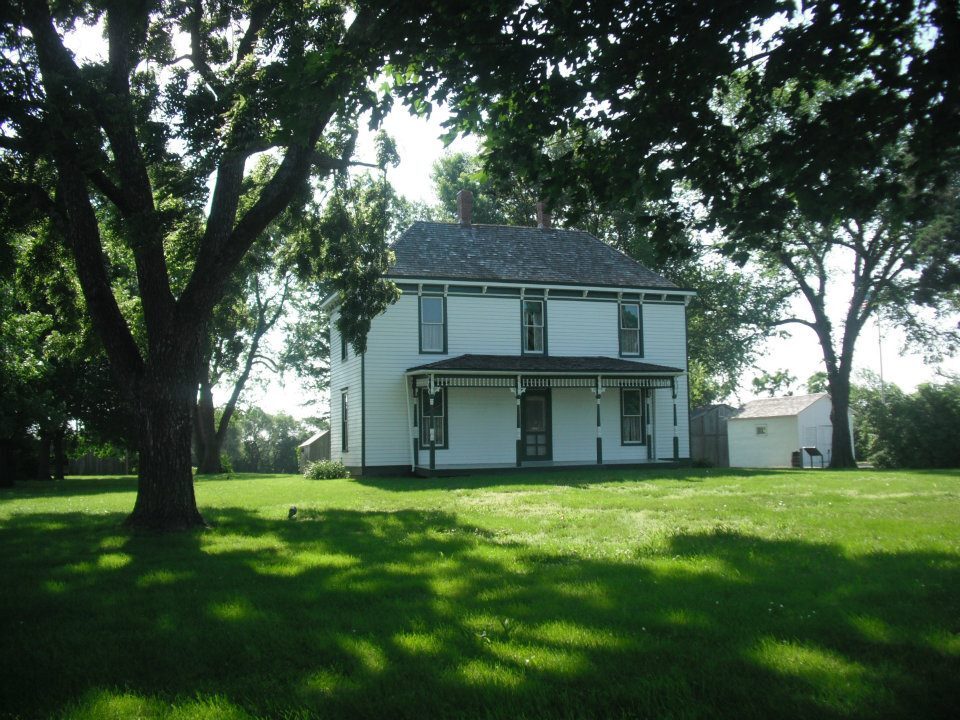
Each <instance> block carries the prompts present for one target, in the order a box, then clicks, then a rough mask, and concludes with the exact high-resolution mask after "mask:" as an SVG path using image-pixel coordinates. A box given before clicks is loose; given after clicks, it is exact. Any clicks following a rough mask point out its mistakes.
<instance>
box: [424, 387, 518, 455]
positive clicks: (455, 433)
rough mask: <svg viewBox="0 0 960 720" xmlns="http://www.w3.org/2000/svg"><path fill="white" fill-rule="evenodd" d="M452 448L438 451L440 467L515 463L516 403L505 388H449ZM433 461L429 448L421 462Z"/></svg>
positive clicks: (425, 448)
mask: <svg viewBox="0 0 960 720" xmlns="http://www.w3.org/2000/svg"><path fill="white" fill-rule="evenodd" d="M447 392H448V393H449V396H448V399H447V407H448V413H449V418H448V421H447V422H448V425H447V429H448V430H449V432H450V436H449V437H450V443H449V444H450V447H449V449H447V450H442V449H441V450H437V451H436V461H437V465H438V466H447V467H456V466H465V467H470V466H477V465H513V464H515V463H516V460H517V450H516V448H517V444H516V441H517V429H516V425H517V404H516V398H515V397H514V396H513V393H511V392H510V391H508V390H507V389H505V388H450V389H449V390H448V391H447ZM429 462H430V448H429V447H424V448H422V449H421V451H420V464H422V465H428V464H429Z"/></svg>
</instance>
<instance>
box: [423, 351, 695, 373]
mask: <svg viewBox="0 0 960 720" xmlns="http://www.w3.org/2000/svg"><path fill="white" fill-rule="evenodd" d="M407 373H409V374H430V373H441V374H443V373H484V374H488V373H489V374H494V373H495V374H501V373H502V374H504V375H516V374H530V373H536V374H545V375H570V374H577V375H620V376H624V375H645V376H650V375H659V376H676V375H683V373H684V371H683V370H681V369H679V368H674V367H667V366H666V365H654V364H653V363H645V362H636V361H634V360H623V359H622V358H610V357H571V356H560V357H558V356H543V355H458V356H457V357H452V358H448V359H446V360H439V361H437V362H433V363H429V364H427V365H418V366H416V367H412V368H410V369H409V370H407Z"/></svg>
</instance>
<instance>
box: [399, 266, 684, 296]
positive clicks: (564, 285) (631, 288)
mask: <svg viewBox="0 0 960 720" xmlns="http://www.w3.org/2000/svg"><path fill="white" fill-rule="evenodd" d="M384 277H385V278H387V279H388V280H394V281H404V282H415V283H419V284H425V285H437V284H440V285H469V286H471V287H473V286H476V287H482V286H484V285H505V286H507V287H523V288H537V289H540V288H544V289H556V290H599V291H605V292H637V291H638V290H639V291H643V292H656V293H660V294H662V295H688V296H691V297H692V296H694V295H696V294H697V291H696V290H693V289H691V288H682V287H662V286H660V287H658V286H655V285H596V284H593V283H575V282H527V281H524V280H500V279H496V278H458V277H447V276H424V275H397V274H394V273H389V272H388V273H387V274H386V275H384Z"/></svg>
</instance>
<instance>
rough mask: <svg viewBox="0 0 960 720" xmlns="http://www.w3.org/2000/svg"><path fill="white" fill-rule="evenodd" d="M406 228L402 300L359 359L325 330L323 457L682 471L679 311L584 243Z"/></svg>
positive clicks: (626, 264)
mask: <svg viewBox="0 0 960 720" xmlns="http://www.w3.org/2000/svg"><path fill="white" fill-rule="evenodd" d="M458 200H459V207H460V218H459V223H451V224H446V223H434V222H417V223H415V224H414V225H413V226H412V227H410V228H409V229H408V230H407V231H406V232H405V233H404V234H403V235H402V236H401V237H400V238H399V239H398V240H397V242H396V243H395V245H394V246H393V252H394V253H395V255H396V260H395V263H394V265H393V266H392V268H391V269H390V271H389V272H388V273H387V276H388V277H389V278H390V279H391V280H393V281H394V282H395V283H396V284H397V285H398V287H399V288H400V290H401V292H402V295H401V297H400V299H399V300H398V301H397V302H396V303H395V304H393V305H391V306H390V307H389V308H388V309H387V310H386V311H385V312H384V313H383V314H381V315H380V316H379V317H377V318H375V319H374V320H373V323H372V325H371V328H370V333H369V335H368V338H367V350H366V352H365V353H364V354H363V355H362V356H360V357H357V356H356V355H355V353H354V352H353V349H352V348H350V347H347V345H346V344H345V343H344V342H343V341H342V339H341V337H340V335H339V333H338V331H337V328H336V319H337V312H338V309H337V301H336V299H335V298H329V299H328V300H327V301H326V304H327V310H328V312H329V314H330V317H331V330H330V347H331V368H330V393H331V402H330V406H331V410H330V427H331V456H332V458H333V459H335V460H337V459H339V460H341V461H342V462H343V463H344V464H345V465H347V466H348V467H349V468H350V469H351V471H352V472H353V473H354V474H366V475H370V474H401V473H410V472H413V473H416V474H420V475H430V474H451V473H457V472H466V471H471V470H476V469H481V468H518V467H522V468H526V467H533V468H542V467H549V466H562V465H588V464H589V465H594V466H597V465H613V464H618V465H621V464H643V463H656V462H676V461H678V460H683V459H687V458H688V457H689V452H690V451H689V429H688V422H687V417H688V402H687V373H686V370H687V354H686V304H687V302H688V301H689V299H690V298H691V297H692V296H693V294H694V293H693V292H691V291H689V290H683V289H681V288H678V287H676V286H675V285H673V284H672V283H671V282H669V281H668V280H666V279H664V278H663V277H661V276H659V275H657V274H656V273H654V272H652V271H650V270H648V269H647V268H645V267H643V266H642V265H640V264H639V263H637V262H635V261H634V260H632V259H630V258H629V257H627V256H626V255H623V254H622V253H620V252H618V251H616V250H614V249H613V248H612V247H610V246H609V245H607V244H605V243H603V242H601V241H600V240H598V239H597V238H595V237H593V236H592V235H589V234H587V233H585V232H580V231H575V230H558V229H553V228H551V226H550V219H549V215H547V214H546V213H545V212H544V211H543V209H542V207H541V208H540V210H539V212H538V227H536V228H533V227H506V226H496V225H473V224H471V218H470V210H471V206H472V197H470V195H469V193H467V192H466V191H462V192H461V194H460V196H459V197H458Z"/></svg>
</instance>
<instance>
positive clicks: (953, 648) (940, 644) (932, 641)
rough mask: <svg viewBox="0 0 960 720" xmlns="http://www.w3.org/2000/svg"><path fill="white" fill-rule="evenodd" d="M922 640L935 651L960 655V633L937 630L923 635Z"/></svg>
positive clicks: (955, 655)
mask: <svg viewBox="0 0 960 720" xmlns="http://www.w3.org/2000/svg"><path fill="white" fill-rule="evenodd" d="M924 641H925V642H926V643H927V644H928V645H929V646H930V647H932V648H933V649H934V650H936V651H937V652H941V653H943V654H944V655H951V656H953V657H960V633H958V632H950V631H949V630H937V631H936V632H932V633H928V634H927V635H926V636H924Z"/></svg>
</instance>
